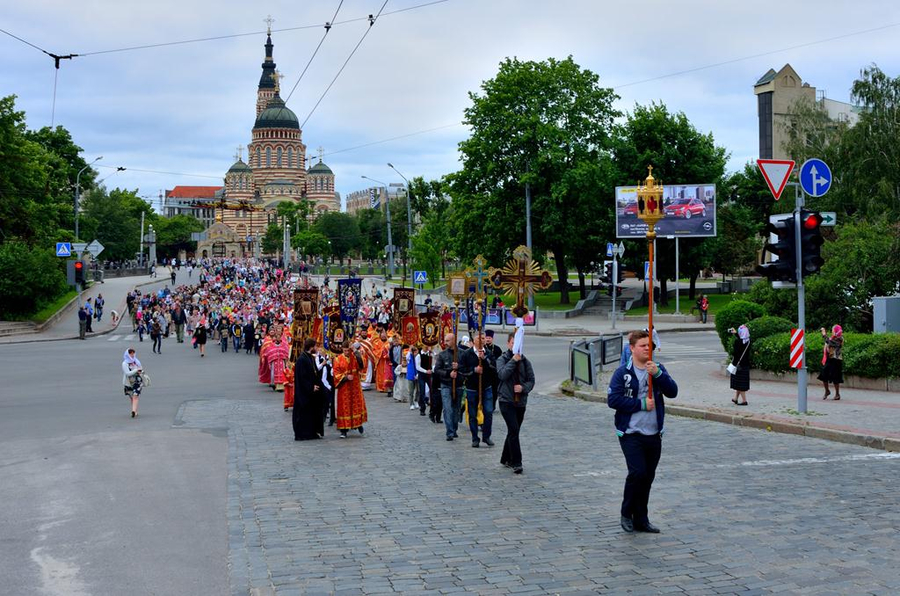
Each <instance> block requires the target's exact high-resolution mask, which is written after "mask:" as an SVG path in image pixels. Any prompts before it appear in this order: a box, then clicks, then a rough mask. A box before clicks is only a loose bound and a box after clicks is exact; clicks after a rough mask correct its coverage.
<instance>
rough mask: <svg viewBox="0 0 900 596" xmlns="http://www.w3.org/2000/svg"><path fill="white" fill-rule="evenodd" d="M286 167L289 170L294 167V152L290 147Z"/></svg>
mask: <svg viewBox="0 0 900 596" xmlns="http://www.w3.org/2000/svg"><path fill="white" fill-rule="evenodd" d="M287 167H289V168H293V167H294V150H293V149H291V148H290V147H288V164H287Z"/></svg>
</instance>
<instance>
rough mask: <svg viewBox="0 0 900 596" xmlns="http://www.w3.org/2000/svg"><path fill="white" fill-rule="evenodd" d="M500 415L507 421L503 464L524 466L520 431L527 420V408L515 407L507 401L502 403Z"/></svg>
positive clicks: (501, 461)
mask: <svg viewBox="0 0 900 596" xmlns="http://www.w3.org/2000/svg"><path fill="white" fill-rule="evenodd" d="M500 414H501V415H503V420H505V421H506V441H504V443H503V454H502V455H501V456H500V463H501V464H509V465H510V466H512V467H514V468H515V467H517V466H521V465H522V446H521V444H520V443H519V430H521V428H522V422H523V421H524V420H525V407H524V406H522V407H519V406H515V405H513V404H511V403H509V402H507V401H501V402H500Z"/></svg>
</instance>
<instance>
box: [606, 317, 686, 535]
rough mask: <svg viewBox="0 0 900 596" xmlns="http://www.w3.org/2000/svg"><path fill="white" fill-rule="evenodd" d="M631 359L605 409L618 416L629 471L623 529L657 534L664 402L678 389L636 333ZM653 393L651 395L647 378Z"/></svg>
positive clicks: (614, 383) (632, 338)
mask: <svg viewBox="0 0 900 596" xmlns="http://www.w3.org/2000/svg"><path fill="white" fill-rule="evenodd" d="M628 343H629V345H630V347H631V359H630V360H629V361H628V362H627V363H626V364H624V365H622V366H620V367H619V368H618V369H616V372H615V373H613V376H612V379H611V380H610V382H609V389H608V390H607V392H608V395H607V404H608V405H609V407H610V408H613V409H614V410H615V411H616V418H615V424H616V434H617V435H619V445H620V446H621V447H622V453H623V454H624V455H625V463H626V464H627V465H628V476H627V477H626V478H625V495H624V497H623V499H622V520H621V521H622V529H623V530H625V531H626V532H634V531H635V530H637V531H638V532H651V533H653V534H657V533H659V528H657V527H656V526H654V525H653V524H651V523H650V520H649V519H648V517H647V501H648V500H649V499H650V487H651V485H652V484H653V478H654V477H655V476H656V465H657V464H658V463H659V457H660V453H661V451H662V434H663V421H664V418H665V404H664V401H663V396H664V395H665V396H666V397H669V398H672V397H675V396H677V395H678V385H676V384H675V380H674V379H673V378H672V377H670V376H669V373H667V372H666V368H665V367H664V366H662V365H661V364H657V363H655V362H653V361H652V360H650V334H649V333H647V332H646V331H635V332H633V333H632V334H631V335H630V336H629V338H628ZM650 376H652V377H653V393H652V395H648V393H649V392H648V390H647V387H648V378H649V377H650Z"/></svg>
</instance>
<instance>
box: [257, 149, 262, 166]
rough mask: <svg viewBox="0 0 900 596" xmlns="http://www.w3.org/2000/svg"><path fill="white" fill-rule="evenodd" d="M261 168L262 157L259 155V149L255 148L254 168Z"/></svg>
mask: <svg viewBox="0 0 900 596" xmlns="http://www.w3.org/2000/svg"><path fill="white" fill-rule="evenodd" d="M261 166H262V156H261V155H260V153H259V147H257V148H256V167H257V168H259V167H261Z"/></svg>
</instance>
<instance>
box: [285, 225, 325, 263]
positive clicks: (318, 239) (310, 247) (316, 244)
mask: <svg viewBox="0 0 900 596" xmlns="http://www.w3.org/2000/svg"><path fill="white" fill-rule="evenodd" d="M291 246H292V247H293V248H297V249H299V250H300V253H301V254H303V255H306V256H307V257H316V256H327V255H328V253H329V247H328V238H326V237H325V236H324V235H322V234H321V233H319V232H316V231H315V230H303V231H301V232H299V233H297V234H294V236H292V237H291Z"/></svg>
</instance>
